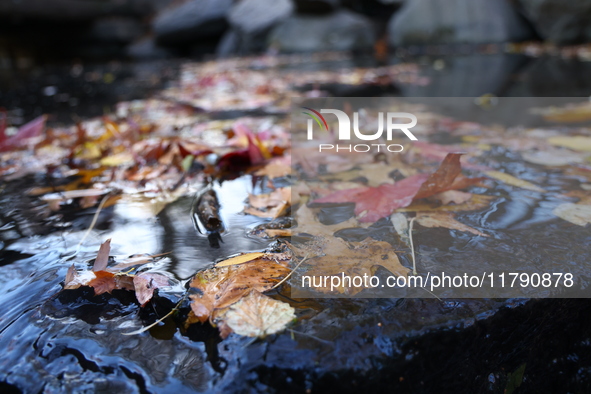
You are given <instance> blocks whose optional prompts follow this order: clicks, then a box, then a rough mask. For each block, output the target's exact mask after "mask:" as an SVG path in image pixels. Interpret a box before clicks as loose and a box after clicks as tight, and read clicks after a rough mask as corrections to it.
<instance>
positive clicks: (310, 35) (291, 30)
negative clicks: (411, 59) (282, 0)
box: [269, 10, 375, 52]
mask: <svg viewBox="0 0 591 394" xmlns="http://www.w3.org/2000/svg"><path fill="white" fill-rule="evenodd" d="M374 41H375V28H374V26H373V24H372V22H371V21H370V20H369V19H367V18H365V17H364V16H362V15H358V14H355V13H353V12H350V11H345V10H342V11H337V12H335V13H332V14H329V15H323V16H319V15H294V16H292V17H290V18H288V19H286V20H285V21H283V22H282V23H280V24H279V25H278V26H277V27H276V28H275V29H273V31H272V32H271V34H270V37H269V48H270V49H273V50H278V51H280V52H317V51H331V50H334V51H348V50H371V49H372V47H373V44H374Z"/></svg>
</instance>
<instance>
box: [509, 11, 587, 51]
mask: <svg viewBox="0 0 591 394" xmlns="http://www.w3.org/2000/svg"><path fill="white" fill-rule="evenodd" d="M519 3H520V5H521V7H522V8H523V11H524V13H525V15H526V16H527V17H528V19H529V20H530V21H531V22H532V24H533V25H534V27H535V29H536V30H537V31H538V33H539V34H540V36H541V37H542V38H543V39H545V40H548V41H551V42H554V43H556V44H577V43H583V42H589V41H591V23H589V21H590V20H591V0H568V1H565V0H519Z"/></svg>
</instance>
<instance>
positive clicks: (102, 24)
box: [91, 16, 144, 43]
mask: <svg viewBox="0 0 591 394" xmlns="http://www.w3.org/2000/svg"><path fill="white" fill-rule="evenodd" d="M143 30H144V28H143V26H142V24H141V23H140V22H139V21H138V20H137V19H135V18H130V17H124V16H113V17H104V18H100V19H97V20H95V21H94V22H93V24H92V29H91V37H92V38H93V39H96V40H99V41H104V42H123V43H127V42H131V41H133V40H135V39H137V38H138V37H141V35H142V34H143Z"/></svg>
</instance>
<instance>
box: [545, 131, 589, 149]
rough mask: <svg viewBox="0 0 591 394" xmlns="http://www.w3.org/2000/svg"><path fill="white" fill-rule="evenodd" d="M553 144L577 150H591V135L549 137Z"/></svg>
mask: <svg viewBox="0 0 591 394" xmlns="http://www.w3.org/2000/svg"><path fill="white" fill-rule="evenodd" d="M548 142H549V143H550V144H552V145H556V146H562V147H565V148H569V149H572V150H576V151H583V152H591V137H585V136H582V135H577V136H560V137H551V138H548Z"/></svg>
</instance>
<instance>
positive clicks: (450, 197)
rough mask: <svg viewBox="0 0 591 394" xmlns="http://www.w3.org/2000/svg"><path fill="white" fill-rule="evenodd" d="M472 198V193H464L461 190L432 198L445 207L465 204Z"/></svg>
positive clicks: (443, 193)
mask: <svg viewBox="0 0 591 394" xmlns="http://www.w3.org/2000/svg"><path fill="white" fill-rule="evenodd" d="M470 198H472V193H467V192H462V191H459V190H447V191H444V192H441V193H437V194H435V195H433V196H432V199H434V200H437V201H440V202H441V203H442V204H443V205H447V204H451V203H454V204H463V203H465V202H466V201H468V200H470Z"/></svg>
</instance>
